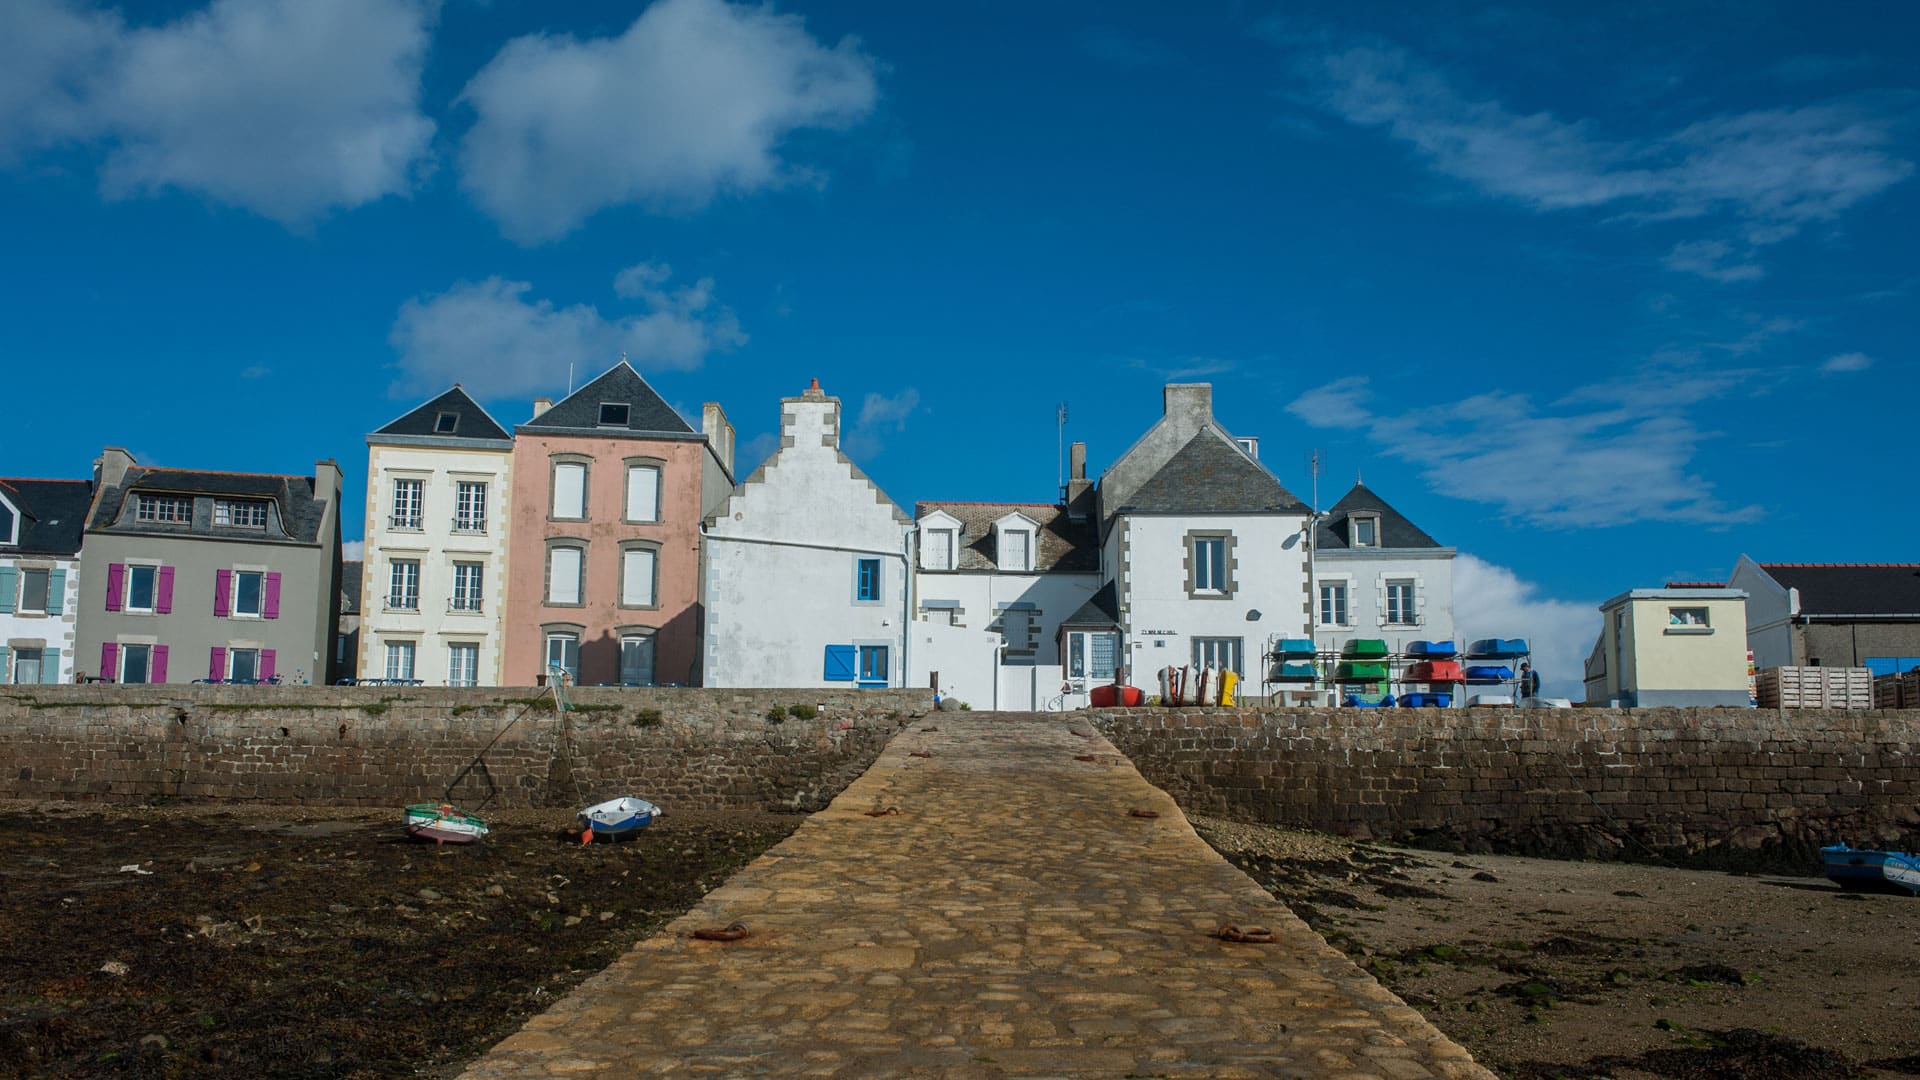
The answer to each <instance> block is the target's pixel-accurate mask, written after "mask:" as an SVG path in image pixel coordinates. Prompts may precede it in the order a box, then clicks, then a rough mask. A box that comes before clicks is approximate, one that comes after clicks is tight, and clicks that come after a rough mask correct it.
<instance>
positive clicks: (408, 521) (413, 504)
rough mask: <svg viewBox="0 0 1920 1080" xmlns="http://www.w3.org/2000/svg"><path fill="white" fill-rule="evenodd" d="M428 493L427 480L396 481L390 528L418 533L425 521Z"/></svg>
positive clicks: (389, 522) (389, 521) (394, 483)
mask: <svg viewBox="0 0 1920 1080" xmlns="http://www.w3.org/2000/svg"><path fill="white" fill-rule="evenodd" d="M426 491H427V482H426V481H425V480H395V481H394V482H393V516H392V517H391V518H390V519H389V520H388V525H389V527H391V528H395V529H399V530H402V531H404V532H418V531H419V530H420V525H421V522H422V521H423V520H424V519H423V517H422V512H423V509H424V507H425V506H426V498H427V495H426Z"/></svg>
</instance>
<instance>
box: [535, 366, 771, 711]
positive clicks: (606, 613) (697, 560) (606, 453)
mask: <svg viewBox="0 0 1920 1080" xmlns="http://www.w3.org/2000/svg"><path fill="white" fill-rule="evenodd" d="M703 427H704V428H705V432H704V433H703V432H700V431H695V430H693V428H692V427H690V426H689V425H688V424H687V422H686V421H685V420H682V419H681V418H680V416H679V415H678V414H677V413H675V412H674V411H673V409H672V408H671V407H669V406H668V405H667V403H666V402H665V401H664V400H662V399H661V397H660V395H659V394H657V393H655V392H654V390H653V388H652V387H651V386H648V385H647V383H646V380H644V379H642V378H641V377H640V374H639V372H637V371H635V370H634V369H633V368H632V367H631V366H630V365H629V364H628V363H627V362H626V361H625V360H622V361H621V362H620V363H618V364H616V365H614V366H613V367H612V368H610V369H609V370H608V371H606V372H605V373H604V374H602V375H601V376H599V377H598V378H596V379H594V380H593V381H592V382H589V383H588V384H586V385H585V386H582V387H581V388H580V389H578V390H576V391H574V392H573V393H572V394H569V395H568V396H567V397H566V398H564V399H563V400H561V401H560V402H559V403H558V404H554V405H551V406H549V405H548V404H547V402H546V401H545V399H541V400H539V401H536V402H535V403H534V416H533V418H532V419H530V420H528V421H527V422H526V423H523V424H520V425H518V426H516V427H515V429H514V433H513V434H514V440H513V477H512V490H513V498H512V500H511V502H510V510H509V513H510V514H511V515H512V521H511V523H510V525H509V530H510V531H509V533H508V539H507V560H508V565H509V566H510V567H511V568H512V569H511V574H510V579H509V581H508V583H507V600H506V612H505V623H504V625H505V631H504V635H503V640H504V643H505V668H504V673H503V680H504V681H505V682H506V683H508V684H510V685H530V684H533V683H535V682H537V681H539V680H541V679H544V678H545V675H546V672H547V670H548V667H549V665H553V666H557V667H559V668H561V669H562V670H564V671H565V672H567V673H568V675H569V676H570V677H572V678H573V679H575V680H577V681H578V682H580V683H582V684H587V685H600V684H619V685H643V686H644V685H660V684H667V685H697V684H698V683H699V680H700V653H701V648H700V639H701V630H702V625H701V624H702V619H701V614H700V594H701V558H702V551H701V542H700V541H701V532H700V525H701V521H702V519H703V518H704V517H705V516H707V515H708V514H709V513H712V512H716V511H717V510H718V509H719V506H720V504H722V503H724V502H725V501H726V499H727V497H728V496H729V495H730V494H731V493H732V489H733V463H732V457H733V428H732V426H731V425H729V424H728V423H727V421H726V416H725V414H724V413H723V412H721V410H720V407H719V406H718V405H713V404H709V405H708V406H707V407H706V410H705V414H704V416H703Z"/></svg>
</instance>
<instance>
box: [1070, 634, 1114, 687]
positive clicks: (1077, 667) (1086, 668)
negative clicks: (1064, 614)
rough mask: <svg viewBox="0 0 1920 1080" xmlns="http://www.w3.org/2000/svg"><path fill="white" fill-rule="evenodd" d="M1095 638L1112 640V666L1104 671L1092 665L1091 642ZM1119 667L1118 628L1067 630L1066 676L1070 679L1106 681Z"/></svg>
mask: <svg viewBox="0 0 1920 1080" xmlns="http://www.w3.org/2000/svg"><path fill="white" fill-rule="evenodd" d="M1095 638H1111V639H1112V640H1113V666H1112V667H1109V668H1108V669H1107V670H1106V671H1104V672H1103V671H1098V670H1096V669H1095V666H1094V656H1093V643H1094V639H1095ZM1119 668H1120V631H1118V630H1069V631H1067V677H1068V678H1070V679H1089V680H1092V681H1094V682H1106V681H1108V680H1109V679H1112V678H1113V673H1114V672H1115V671H1117V670H1119Z"/></svg>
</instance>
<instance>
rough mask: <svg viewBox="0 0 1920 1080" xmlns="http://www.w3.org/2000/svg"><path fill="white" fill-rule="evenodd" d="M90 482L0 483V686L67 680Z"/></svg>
mask: <svg viewBox="0 0 1920 1080" xmlns="http://www.w3.org/2000/svg"><path fill="white" fill-rule="evenodd" d="M92 499H93V485H92V484H91V483H89V482H87V481H85V480H24V479H12V478H0V683H6V684H21V683H63V682H72V681H73V677H74V670H75V668H74V661H75V647H76V644H77V642H76V630H77V625H76V624H77V622H78V619H79V613H80V547H81V544H80V541H81V538H82V536H83V534H84V531H85V528H86V522H87V507H88V505H89V504H90V503H91V502H92Z"/></svg>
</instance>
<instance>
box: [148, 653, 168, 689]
mask: <svg viewBox="0 0 1920 1080" xmlns="http://www.w3.org/2000/svg"><path fill="white" fill-rule="evenodd" d="M147 681H148V682H166V681H167V647H166V646H165V645H155V646H154V647H153V670H152V671H151V672H149V673H148V677H147Z"/></svg>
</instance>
